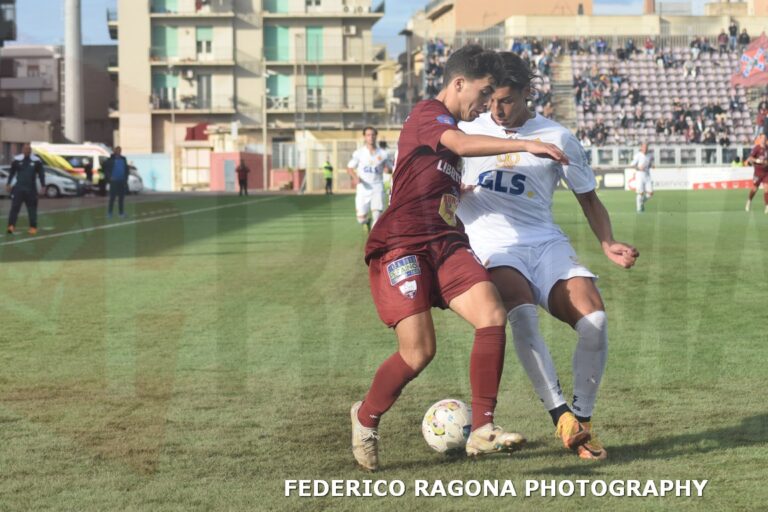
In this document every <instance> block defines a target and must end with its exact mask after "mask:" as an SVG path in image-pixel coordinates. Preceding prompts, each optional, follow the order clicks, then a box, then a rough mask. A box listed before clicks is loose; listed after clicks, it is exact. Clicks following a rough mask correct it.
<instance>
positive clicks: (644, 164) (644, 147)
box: [629, 143, 654, 213]
mask: <svg viewBox="0 0 768 512" xmlns="http://www.w3.org/2000/svg"><path fill="white" fill-rule="evenodd" d="M629 165H630V166H632V168H633V169H635V189H636V192H637V199H636V207H637V213H642V212H644V211H645V203H646V202H647V201H648V200H649V199H650V198H651V196H653V183H652V182H651V169H652V168H653V166H654V165H653V153H649V152H648V144H646V143H643V144H641V145H640V150H639V151H638V152H637V153H635V156H634V157H633V158H632V163H630V164H629Z"/></svg>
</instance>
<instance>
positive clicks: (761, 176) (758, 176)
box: [752, 166, 768, 185]
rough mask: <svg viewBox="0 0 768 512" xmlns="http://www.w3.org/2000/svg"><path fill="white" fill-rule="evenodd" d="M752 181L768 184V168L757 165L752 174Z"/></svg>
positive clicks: (756, 183) (757, 183)
mask: <svg viewBox="0 0 768 512" xmlns="http://www.w3.org/2000/svg"><path fill="white" fill-rule="evenodd" d="M752 183H754V184H755V185H759V184H761V183H763V184H765V185H768V169H766V168H764V167H757V166H756V167H755V173H754V175H753V176H752Z"/></svg>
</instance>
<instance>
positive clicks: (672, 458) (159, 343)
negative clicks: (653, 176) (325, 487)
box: [0, 191, 768, 511]
mask: <svg viewBox="0 0 768 512" xmlns="http://www.w3.org/2000/svg"><path fill="white" fill-rule="evenodd" d="M744 196H745V192H744V191H701V192H661V193H658V194H657V196H656V197H655V198H654V199H653V201H652V202H650V203H649V205H648V211H647V213H645V214H644V215H640V216H638V215H636V214H635V213H634V197H633V196H632V195H631V194H630V193H625V192H603V193H601V197H602V198H603V200H604V202H605V204H606V206H607V207H608V210H609V211H610V212H611V214H612V216H613V223H614V229H615V232H616V237H617V238H618V239H620V240H623V241H627V242H630V243H633V244H635V245H636V246H637V247H638V248H639V249H640V252H641V257H640V260H639V263H638V265H637V267H636V268H634V269H632V270H631V271H624V270H622V269H620V268H618V267H615V266H612V264H610V263H609V262H608V260H607V259H606V258H604V257H603V256H602V254H601V253H600V250H599V247H598V244H597V242H596V241H595V239H594V237H593V235H592V234H591V232H590V231H589V227H588V226H587V224H586V221H585V220H584V218H583V216H582V215H581V213H580V211H579V209H578V205H577V203H576V201H575V200H574V199H573V197H572V196H571V195H570V194H568V193H559V194H558V196H557V198H556V207H555V213H556V218H557V219H558V220H559V221H560V222H561V225H562V227H563V229H564V230H565V231H566V232H567V233H568V234H569V236H571V238H572V241H573V243H574V245H575V246H576V249H577V251H578V253H579V254H580V256H581V260H582V261H583V262H584V263H585V264H586V265H588V266H589V267H590V268H591V269H592V270H593V271H594V272H595V273H597V274H599V275H600V281H599V283H598V284H599V286H600V288H601V291H602V293H603V295H604V299H605V302H606V304H607V308H608V315H609V325H610V327H609V333H610V355H609V362H608V369H607V373H606V376H605V379H604V381H603V386H602V389H601V395H600V397H599V400H598V409H597V412H596V416H595V422H596V426H597V428H598V429H599V431H600V434H601V438H602V439H603V440H604V442H605V443H606V445H607V446H608V448H609V450H610V459H609V460H608V461H606V462H604V463H598V464H590V463H583V462H580V461H579V460H578V459H576V458H575V457H574V456H572V455H570V454H568V453H565V452H564V451H563V450H562V448H561V447H560V446H559V444H558V442H557V440H556V439H555V438H554V437H553V434H552V425H551V422H550V421H549V418H548V415H547V414H546V413H545V412H544V411H543V410H542V408H541V406H540V404H539V402H538V400H537V399H536V397H535V395H534V393H533V391H532V389H531V386H530V384H529V383H528V381H527V378H526V377H525V375H524V373H523V371H522V370H521V368H520V367H519V365H518V364H517V361H516V357H515V355H514V351H513V350H511V349H510V350H508V353H507V362H506V369H505V370H506V371H505V373H504V377H503V381H502V386H501V389H502V391H501V395H500V400H499V408H498V413H497V418H498V421H499V423H500V424H502V425H504V426H507V427H508V428H512V427H514V428H515V429H517V430H519V431H522V432H524V433H525V434H526V435H527V436H528V438H529V440H530V447H529V448H528V449H526V450H525V451H523V452H520V453H519V454H516V455H515V456H513V457H506V456H501V457H490V458H486V459H483V460H480V461H478V462H471V461H467V460H464V459H458V460H452V459H446V458H444V457H441V456H439V455H438V454H436V453H434V452H432V451H431V450H430V449H429V448H428V447H427V446H426V444H425V443H424V441H423V439H422V438H421V434H420V422H421V417H422V415H423V413H424V412H425V411H426V409H427V407H428V406H429V405H430V404H431V403H433V402H434V401H436V400H439V399H441V398H446V397H458V398H462V399H464V400H469V396H470V388H469V379H468V359H469V351H470V347H471V340H472V331H471V328H470V327H469V326H467V325H466V324H464V323H463V322H462V321H461V320H459V319H458V318H457V317H456V316H455V315H453V314H451V313H450V312H440V311H437V310H435V324H436V328H437V331H438V340H439V341H438V354H437V357H436V358H435V360H434V362H433V363H432V364H431V365H430V366H429V367H428V368H427V369H426V370H425V371H424V372H423V374H422V375H421V376H420V377H419V378H418V379H417V380H416V381H414V382H413V383H411V384H410V385H409V386H408V387H407V388H406V390H405V392H404V393H403V396H402V398H401V399H400V400H399V401H398V403H397V404H396V406H395V407H394V408H393V409H392V411H390V413H389V414H387V416H386V417H385V419H384V420H383V422H382V426H381V434H382V452H381V454H382V463H383V466H384V470H383V471H382V472H381V473H379V474H377V475H375V476H373V477H371V476H370V475H364V474H362V473H360V472H358V471H357V470H356V469H355V467H354V465H353V463H352V457H351V453H350V451H349V448H348V445H349V425H348V421H349V420H348V414H349V405H350V404H351V403H352V402H353V401H355V400H358V399H360V398H361V397H362V395H363V393H364V392H365V391H366V389H367V387H368V385H369V384H370V380H371V378H372V376H373V373H374V371H375V369H376V368H377V367H378V365H379V364H380V363H381V362H382V361H383V360H384V358H386V357H387V356H388V355H389V354H391V353H392V352H393V350H394V348H395V340H394V336H393V333H392V332H390V331H389V330H388V329H386V328H385V327H384V326H383V325H382V324H381V323H380V322H379V320H378V318H377V316H376V312H375V309H374V307H373V304H372V301H371V298H370V294H369V291H368V284H367V269H366V267H365V265H364V263H363V260H362V250H363V245H364V236H363V234H362V232H361V230H360V228H359V226H357V224H356V223H355V220H354V213H353V200H352V197H349V196H347V197H343V196H340V197H333V198H330V199H329V198H326V197H272V198H266V197H256V198H250V199H248V200H245V201H244V200H243V199H242V198H236V197H227V198H224V197H220V198H216V197H196V198H183V197H180V198H179V199H177V200H164V201H162V202H147V203H141V204H135V205H130V209H129V213H131V215H132V218H133V219H147V218H151V217H152V215H155V214H154V213H152V212H159V211H163V213H162V215H169V214H172V213H173V212H178V213H184V212H192V211H194V210H196V209H203V208H212V207H219V206H220V207H223V208H220V209H216V210H207V211H203V212H199V213H189V214H186V215H176V216H170V217H168V218H165V219H162V220H154V221H150V222H141V223H136V224H129V225H126V226H124V227H116V228H111V229H102V230H96V231H92V232H83V233H79V234H72V235H67V236H62V237H57V238H47V239H46V238H43V239H40V240H37V241H34V242H31V243H21V244H15V245H2V244H4V243H5V240H0V279H2V283H3V287H2V288H3V299H2V302H0V320H1V321H2V327H0V367H1V368H2V371H0V510H24V511H31V510H78V511H106V510H120V511H123V510H142V511H165V510H178V511H189V510H243V511H254V510H349V511H352V510H391V509H393V508H394V509H396V510H402V511H409V510H420V509H423V508H425V507H430V508H433V509H435V510H461V511H466V510H480V509H490V510H547V509H548V510H611V511H613V510H638V509H640V510H684V509H687V510H692V509H696V510H697V511H703V510H712V511H715V510H717V511H720V510H764V508H765V503H766V501H768V491H766V488H767V486H766V485H765V481H764V480H765V477H766V470H765V461H766V460H768V406H766V404H765V400H764V398H763V393H764V390H765V383H766V369H765V364H766V363H765V362H766V361H768V343H766V342H767V341H768V336H767V335H766V330H765V325H764V324H763V322H764V318H765V307H766V303H765V297H766V293H765V287H766V281H767V278H768V270H767V269H768V266H767V265H766V263H768V261H767V260H766V254H768V235H767V233H768V216H766V215H763V213H762V212H761V211H758V212H752V213H750V214H747V213H745V212H744V211H743V209H742V208H743V202H744ZM758 199H759V198H758ZM755 203H756V207H755V209H756V210H761V209H762V208H761V205H760V204H759V201H758V200H756V201H755ZM166 210H167V211H166ZM142 213H150V214H152V215H145V216H143V217H142V216H140V214H142ZM101 214H102V212H101V209H93V210H80V211H72V212H62V213H56V214H52V215H48V216H43V217H42V220H41V225H42V227H43V228H48V229H44V230H43V231H42V234H43V235H49V234H55V233H61V232H64V231H69V230H75V229H80V228H86V227H89V226H98V225H102V224H103V223H104V222H105V220H104V219H103V218H101ZM157 215H160V214H159V213H158V214H157ZM20 224H22V227H23V226H24V221H22V222H21V223H20ZM24 237H25V235H20V236H17V237H15V238H14V239H13V240H23V239H24ZM542 331H543V334H544V336H545V339H546V340H547V342H548V343H549V345H550V347H551V351H552V353H553V356H554V358H555V362H556V364H557V366H558V368H559V370H560V376H561V380H562V382H563V385H564V387H565V389H566V392H569V391H570V387H571V386H570V378H571V370H570V359H571V355H572V350H573V347H574V343H575V337H574V334H573V332H572V331H571V330H570V329H569V328H568V327H567V326H565V325H563V324H560V323H559V322H557V321H554V320H552V319H551V318H549V317H547V316H546V315H544V314H542ZM363 478H380V479H386V480H395V479H400V480H403V481H405V483H406V484H407V485H408V487H409V491H408V492H407V493H406V496H405V497H402V498H366V499H360V498H335V499H333V498H317V499H314V498H298V497H290V498H286V497H284V496H283V485H284V480H285V479H363ZM415 479H429V480H436V479H442V480H443V481H445V482H447V481H448V480H453V479H459V480H470V479H477V480H483V479H502V480H506V479H509V480H512V481H513V482H514V483H515V486H516V488H517V491H518V497H517V498H513V497H506V498H431V499H428V498H414V497H413V492H412V489H413V481H414V480H415ZM526 479H544V480H552V479H554V480H558V481H562V480H565V479H591V480H594V479H601V480H605V481H609V480H614V479H639V480H646V479H655V480H660V479H699V480H701V479H707V480H709V481H710V482H709V485H708V486H707V488H706V491H705V494H704V497H703V498H676V497H666V498H612V497H603V498H578V497H571V498H562V497H561V498H541V497H529V498H526V497H523V496H522V490H523V485H524V481H525V480H526Z"/></svg>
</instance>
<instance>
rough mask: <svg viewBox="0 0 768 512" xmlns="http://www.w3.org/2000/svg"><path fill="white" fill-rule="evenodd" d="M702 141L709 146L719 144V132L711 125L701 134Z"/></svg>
mask: <svg viewBox="0 0 768 512" xmlns="http://www.w3.org/2000/svg"><path fill="white" fill-rule="evenodd" d="M701 143H702V144H706V145H707V146H714V145H715V144H717V134H716V133H715V130H714V129H713V128H712V127H711V126H707V127H706V128H704V131H703V132H702V134H701Z"/></svg>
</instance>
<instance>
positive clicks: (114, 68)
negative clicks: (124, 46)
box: [107, 54, 118, 75]
mask: <svg viewBox="0 0 768 512" xmlns="http://www.w3.org/2000/svg"><path fill="white" fill-rule="evenodd" d="M107 72H108V73H110V74H113V75H116V74H117V73H118V61H117V54H114V55H110V56H109V59H108V60H107Z"/></svg>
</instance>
